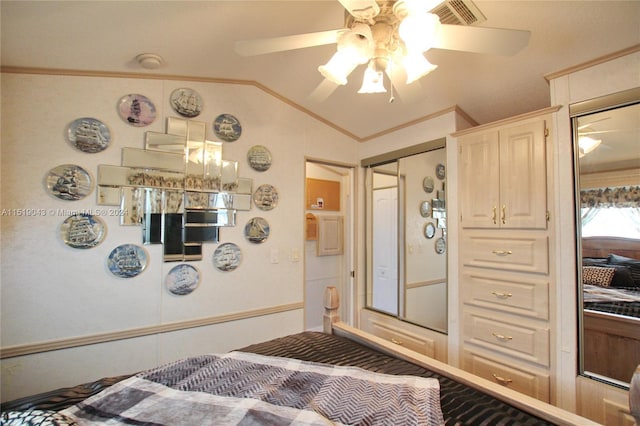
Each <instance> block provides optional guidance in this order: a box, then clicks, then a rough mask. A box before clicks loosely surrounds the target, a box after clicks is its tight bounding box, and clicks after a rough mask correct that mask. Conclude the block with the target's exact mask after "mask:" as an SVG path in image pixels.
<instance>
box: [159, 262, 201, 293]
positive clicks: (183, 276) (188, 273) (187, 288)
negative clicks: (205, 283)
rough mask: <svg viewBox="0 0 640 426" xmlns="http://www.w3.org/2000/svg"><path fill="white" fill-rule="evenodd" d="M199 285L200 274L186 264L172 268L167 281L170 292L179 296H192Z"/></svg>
mask: <svg viewBox="0 0 640 426" xmlns="http://www.w3.org/2000/svg"><path fill="white" fill-rule="evenodd" d="M199 283H200V272H198V270H197V269H196V268H195V267H193V266H191V265H187V264H186V263H183V264H181V265H177V266H174V267H173V268H171V271H169V275H167V280H166V284H167V288H168V289H169V291H170V292H171V293H173V294H175V295H178V296H184V295H187V294H190V293H191V292H192V291H193V290H195V289H196V287H198V284H199Z"/></svg>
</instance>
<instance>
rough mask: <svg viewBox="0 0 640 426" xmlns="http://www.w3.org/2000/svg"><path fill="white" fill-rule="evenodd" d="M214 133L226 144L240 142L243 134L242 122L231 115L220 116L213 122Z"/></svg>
mask: <svg viewBox="0 0 640 426" xmlns="http://www.w3.org/2000/svg"><path fill="white" fill-rule="evenodd" d="M213 132H214V133H215V134H216V136H217V137H219V138H220V139H222V140H223V141H225V142H233V141H236V140H238V138H239V137H240V134H241V133H242V126H241V125H240V121H238V119H237V118H235V117H234V116H233V115H231V114H220V115H219V116H217V117H216V119H215V120H214V121H213Z"/></svg>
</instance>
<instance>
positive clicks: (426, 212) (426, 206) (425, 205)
mask: <svg viewBox="0 0 640 426" xmlns="http://www.w3.org/2000/svg"><path fill="white" fill-rule="evenodd" d="M420 216H422V217H429V216H431V204H430V203H429V202H428V201H423V202H422V203H420Z"/></svg>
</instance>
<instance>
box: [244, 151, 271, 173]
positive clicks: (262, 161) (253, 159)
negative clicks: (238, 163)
mask: <svg viewBox="0 0 640 426" xmlns="http://www.w3.org/2000/svg"><path fill="white" fill-rule="evenodd" d="M247 161H248V162H249V165H250V166H251V168H252V169H253V170H256V171H258V172H264V171H266V170H268V169H269V167H271V152H269V150H268V149H267V147H265V146H262V145H255V146H252V147H251V148H250V149H249V152H247Z"/></svg>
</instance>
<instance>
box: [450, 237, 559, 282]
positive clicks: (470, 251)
mask: <svg viewBox="0 0 640 426" xmlns="http://www.w3.org/2000/svg"><path fill="white" fill-rule="evenodd" d="M460 246H461V252H462V264H463V265H464V266H477V267H483V268H494V269H501V270H509V271H520V272H536V273H540V274H547V273H548V272H549V255H548V252H549V248H548V247H549V244H548V240H547V237H546V236H545V235H532V236H521V237H506V236H505V237H499V236H483V235H469V234H468V233H467V234H466V235H464V236H463V237H462V239H461V241H460Z"/></svg>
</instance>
